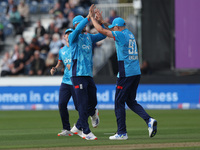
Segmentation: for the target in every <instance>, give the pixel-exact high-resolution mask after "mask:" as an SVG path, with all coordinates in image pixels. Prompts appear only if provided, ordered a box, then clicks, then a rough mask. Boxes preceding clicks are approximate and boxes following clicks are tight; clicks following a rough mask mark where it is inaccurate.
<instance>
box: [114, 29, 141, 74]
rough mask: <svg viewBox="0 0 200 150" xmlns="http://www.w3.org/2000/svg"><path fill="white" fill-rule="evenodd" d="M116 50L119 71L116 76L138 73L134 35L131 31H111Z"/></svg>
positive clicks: (139, 72)
mask: <svg viewBox="0 0 200 150" xmlns="http://www.w3.org/2000/svg"><path fill="white" fill-rule="evenodd" d="M112 35H113V36H114V40H115V46H116V51H117V59H118V68H119V72H118V75H117V77H130V76H134V75H140V74H141V71H140V64H139V60H138V50H137V45H136V41H135V37H134V35H133V33H132V32H131V31H129V30H128V29H124V30H122V31H112Z"/></svg>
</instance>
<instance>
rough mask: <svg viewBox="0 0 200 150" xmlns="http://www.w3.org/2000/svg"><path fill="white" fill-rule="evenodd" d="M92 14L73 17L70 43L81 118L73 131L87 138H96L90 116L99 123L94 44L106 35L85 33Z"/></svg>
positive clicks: (73, 79) (73, 81)
mask: <svg viewBox="0 0 200 150" xmlns="http://www.w3.org/2000/svg"><path fill="white" fill-rule="evenodd" d="M89 19H90V14H88V16H87V17H86V18H83V17H82V16H80V15H79V16H76V17H75V18H74V19H73V26H74V27H75V29H74V31H73V32H72V33H70V35H69V43H70V46H71V49H72V61H73V66H72V78H71V80H72V83H73V85H74V88H75V93H76V97H77V101H78V109H79V110H78V111H79V119H78V121H77V123H76V124H75V125H74V127H73V128H72V129H71V132H73V133H74V134H78V135H79V136H80V137H82V138H84V139H86V140H96V139H97V137H96V136H95V135H94V134H93V133H92V132H91V130H90V128H89V124H88V116H93V118H94V119H93V120H94V121H93V123H92V125H93V127H96V126H97V125H98V124H99V117H98V110H97V109H95V107H96V105H97V96H96V91H97V89H96V85H95V83H94V80H93V61H92V44H93V43H96V42H98V41H100V40H102V39H104V38H105V37H106V36H104V35H102V34H100V33H99V34H89V33H85V31H86V30H85V29H86V25H87V23H88V22H89ZM88 108H89V111H88Z"/></svg>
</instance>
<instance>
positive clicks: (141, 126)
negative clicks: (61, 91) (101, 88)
mask: <svg viewBox="0 0 200 150" xmlns="http://www.w3.org/2000/svg"><path fill="white" fill-rule="evenodd" d="M147 112H148V113H149V114H150V115H151V116H153V117H154V118H156V119H157V121H158V132H157V135H156V136H155V137H154V138H149V137H148V130H147V126H146V124H145V122H144V121H143V120H142V119H141V118H140V117H139V116H137V115H136V114H134V113H133V112H132V111H130V110H127V119H126V123H127V131H128V136H129V139H128V140H126V141H110V140H109V139H108V137H109V136H110V135H112V134H114V133H115V132H116V129H117V126H116V119H115V115H114V111H113V110H99V113H100V125H99V127H98V128H96V129H94V128H92V127H91V125H90V127H91V130H92V132H93V133H94V134H95V135H96V136H97V137H98V140H96V141H87V140H84V139H81V138H80V137H78V136H77V135H74V136H71V137H58V136H57V133H58V132H60V130H61V129H62V126H61V120H60V116H59V113H58V111H0V149H29V148H32V149H33V148H35V149H39V148H44V149H46V150H47V149H52V148H54V149H68V148H72V147H75V148H74V149H78V148H81V149H83V148H84V147H85V148H87V149H93V148H95V149H96V150H98V149H146V148H149V149H164V150H167V149H170V150H171V149H178V150H182V149H184V150H186V149H190V150H191V149H196V150H199V149H200V110H147ZM69 113H70V123H71V126H73V124H74V123H75V122H76V120H77V118H78V113H77V112H76V111H70V112H69ZM89 123H90V120H89ZM184 143H186V144H184ZM154 145H157V146H154ZM158 145H159V146H160V147H159V146H158ZM171 145H172V146H171ZM90 146H94V147H90ZM134 146H138V148H137V147H134Z"/></svg>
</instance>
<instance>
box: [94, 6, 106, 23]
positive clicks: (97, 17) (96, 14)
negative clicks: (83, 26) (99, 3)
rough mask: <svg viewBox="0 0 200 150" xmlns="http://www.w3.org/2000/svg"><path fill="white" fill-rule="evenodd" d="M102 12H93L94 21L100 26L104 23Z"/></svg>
mask: <svg viewBox="0 0 200 150" xmlns="http://www.w3.org/2000/svg"><path fill="white" fill-rule="evenodd" d="M102 13H103V12H102V11H101V12H100V10H99V9H96V10H95V19H96V20H97V21H98V23H99V24H102V23H103V22H104V21H103V17H102Z"/></svg>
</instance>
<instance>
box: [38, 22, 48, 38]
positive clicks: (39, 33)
mask: <svg viewBox="0 0 200 150" xmlns="http://www.w3.org/2000/svg"><path fill="white" fill-rule="evenodd" d="M45 32H46V31H45V29H44V27H43V26H42V24H41V21H40V20H39V21H38V22H37V27H36V28H35V36H36V37H37V38H39V37H41V36H43V35H44V34H45Z"/></svg>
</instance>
